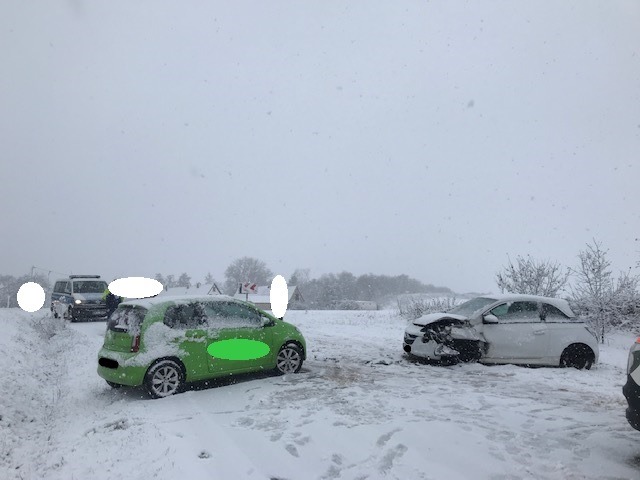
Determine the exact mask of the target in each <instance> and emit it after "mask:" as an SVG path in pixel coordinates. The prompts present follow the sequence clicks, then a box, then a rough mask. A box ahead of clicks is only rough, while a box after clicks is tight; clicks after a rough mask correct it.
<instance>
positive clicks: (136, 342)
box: [131, 335, 140, 352]
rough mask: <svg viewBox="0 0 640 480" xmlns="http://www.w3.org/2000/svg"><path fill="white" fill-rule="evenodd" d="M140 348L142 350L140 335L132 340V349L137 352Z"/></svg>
mask: <svg viewBox="0 0 640 480" xmlns="http://www.w3.org/2000/svg"><path fill="white" fill-rule="evenodd" d="M138 350H140V335H136V336H135V337H133V341H132V342H131V351H132V352H137V351H138Z"/></svg>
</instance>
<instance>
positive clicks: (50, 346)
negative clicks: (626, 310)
mask: <svg viewBox="0 0 640 480" xmlns="http://www.w3.org/2000/svg"><path fill="white" fill-rule="evenodd" d="M286 319H287V320H288V321H290V322H291V323H294V324H296V325H297V326H298V327H299V328H300V329H301V330H302V332H303V333H304V335H305V337H306V339H307V342H308V347H309V358H308V361H307V362H306V363H305V365H304V368H303V370H302V372H301V373H300V374H297V375H288V376H284V377H278V376H268V375H254V376H245V377H242V378H238V379H236V380H235V382H233V383H232V382H231V381H226V382H217V383H216V384H215V385H209V386H205V385H199V386H197V388H196V389H195V390H192V391H188V392H186V393H183V394H180V395H177V396H174V397H170V398H167V399H161V400H149V399H147V398H146V397H144V395H143V394H142V392H141V391H140V390H137V389H131V390H126V389H121V390H112V389H111V388H109V387H108V386H107V385H106V383H105V382H104V381H103V380H102V379H101V378H99V377H98V376H97V374H96V353H97V351H98V349H99V348H100V346H101V343H102V338H103V335H104V329H105V325H104V323H78V324H70V325H69V324H67V325H66V326H65V324H64V323H61V322H57V321H54V320H53V319H52V318H51V317H50V316H49V315H48V313H47V312H46V310H41V311H40V312H37V313H34V314H28V313H25V312H23V311H21V310H18V309H0V328H1V329H2V330H1V331H2V335H1V336H0V352H2V354H1V355H0V368H1V371H2V372H3V375H2V383H1V385H2V387H1V390H0V392H1V393H0V478H1V479H7V480H9V479H25V480H26V479H54V480H57V479H60V480H62V479H64V480H72V479H78V480H85V479H92V480H93V479H112V478H113V479H149V478H158V479H171V480H173V479H178V478H185V479H189V480H192V479H193V480H197V479H222V480H227V479H233V480H235V479H261V480H262V479H287V480H294V479H301V480H307V479H353V480H355V479H378V478H384V479H386V478H389V479H393V478H397V479H402V480H412V479H447V480H450V479H469V478H474V479H496V480H497V479H520V478H522V479H547V478H548V479H582V478H589V479H603V478H609V479H612V478H628V479H637V478H640V432H636V431H635V430H633V429H632V428H631V427H629V425H628V424H627V422H626V420H625V418H624V409H625V406H626V404H625V400H624V397H623V396H622V392H621V388H622V385H623V383H624V381H625V366H626V361H627V352H628V349H629V347H630V345H631V343H633V341H634V339H635V337H634V336H633V335H630V334H616V335H613V336H611V340H610V341H609V343H608V344H606V345H604V346H602V348H601V354H600V360H601V362H600V364H598V365H597V366H596V367H594V369H592V370H591V371H577V370H574V369H559V368H537V369H533V368H523V367H516V366H510V365H507V366H492V367H490V366H484V365H480V364H465V365H456V366H453V367H438V366H432V365H424V364H420V363H412V362H409V361H407V360H406V359H405V358H404V357H403V354H402V350H401V344H402V336H403V331H404V327H405V322H404V321H403V320H402V319H399V318H398V317H396V316H395V315H394V313H393V312H392V311H373V312H344V311H341V312H311V311H310V312H308V313H307V312H304V311H291V312H288V313H287V315H286Z"/></svg>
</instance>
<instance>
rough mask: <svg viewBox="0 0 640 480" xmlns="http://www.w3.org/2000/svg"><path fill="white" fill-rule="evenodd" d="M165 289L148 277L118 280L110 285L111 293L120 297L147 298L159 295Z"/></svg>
mask: <svg viewBox="0 0 640 480" xmlns="http://www.w3.org/2000/svg"><path fill="white" fill-rule="evenodd" d="M163 288H164V287H163V286H162V284H161V283H160V282H159V281H157V280H154V279H153V278H147V277H125V278H118V279H117V280H114V281H113V282H111V283H110V284H109V291H110V292H111V293H113V294H114V295H117V296H119V297H127V298H147V297H153V296H155V295H158V294H159V293H160V292H161V291H162V289H163Z"/></svg>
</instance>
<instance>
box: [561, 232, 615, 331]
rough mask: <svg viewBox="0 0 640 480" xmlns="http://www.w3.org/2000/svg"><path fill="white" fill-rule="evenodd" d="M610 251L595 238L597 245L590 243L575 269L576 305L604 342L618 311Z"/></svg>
mask: <svg viewBox="0 0 640 480" xmlns="http://www.w3.org/2000/svg"><path fill="white" fill-rule="evenodd" d="M607 252H608V250H604V249H603V248H602V244H601V243H600V242H597V241H596V240H593V245H591V244H587V247H586V249H585V250H582V251H581V252H580V253H579V254H578V259H579V263H578V266H577V268H575V269H573V270H572V273H573V274H574V276H575V278H576V280H575V283H574V285H573V286H572V288H571V297H572V302H571V304H572V307H573V308H574V310H576V313H578V314H579V315H581V316H583V317H584V318H585V319H586V320H587V321H588V322H589V323H591V324H592V326H593V327H594V328H595V329H596V333H597V335H598V339H599V340H600V341H601V342H604V336H605V334H606V333H607V332H608V331H609V329H610V327H611V319H612V317H613V316H614V312H615V309H614V307H613V299H614V284H613V278H612V274H611V262H610V261H609V260H608V259H607Z"/></svg>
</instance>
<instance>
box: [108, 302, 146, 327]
mask: <svg viewBox="0 0 640 480" xmlns="http://www.w3.org/2000/svg"><path fill="white" fill-rule="evenodd" d="M146 313H147V310H146V309H145V308H142V307H132V306H124V305H123V306H120V307H119V308H117V309H116V310H115V311H114V312H113V314H112V315H111V317H110V318H109V321H108V322H107V328H108V329H109V330H113V331H114V332H131V331H136V330H139V329H140V324H141V323H142V320H144V316H145V315H146Z"/></svg>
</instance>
